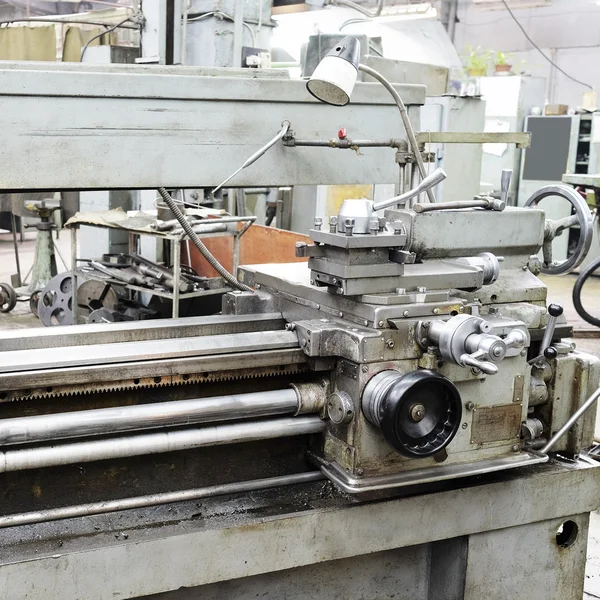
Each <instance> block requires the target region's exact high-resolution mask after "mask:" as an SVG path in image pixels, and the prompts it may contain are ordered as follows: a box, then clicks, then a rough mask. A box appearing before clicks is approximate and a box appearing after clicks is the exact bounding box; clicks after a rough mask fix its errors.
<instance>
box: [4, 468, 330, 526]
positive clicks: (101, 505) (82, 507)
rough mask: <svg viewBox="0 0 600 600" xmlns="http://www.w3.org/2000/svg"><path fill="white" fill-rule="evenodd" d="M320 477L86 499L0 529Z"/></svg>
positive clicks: (20, 517)
mask: <svg viewBox="0 0 600 600" xmlns="http://www.w3.org/2000/svg"><path fill="white" fill-rule="evenodd" d="M322 479H325V476H324V475H323V473H321V471H309V472H308V473H294V474H293V475H282V476H280V477H267V478H265V479H253V480H250V481H240V482H236V483H224V484H221V485H211V486H207V487H202V488H196V489H193V490H181V491H177V492H164V493H161V494H148V495H146V496H136V497H134V498H122V499H120V500H108V501H106V502H90V503H89V504H79V505H76V506H64V507H61V508H50V509H46V510H39V511H35V512H28V513H21V514H16V515H7V516H3V517H0V528H4V527H16V526H18V525H31V524H32V523H46V522H48V521H59V520H61V519H73V518H75V517H89V516H91V515H102V514H106V513H110V512H117V511H121V510H131V509H134V508H146V507H149V506H158V505H161V504H170V503H172V502H185V501H189V500H199V499H201V498H213V497H215V496H225V495H228V494H239V493H242V492H254V491H257V490H265V489H269V488H274V487H281V486H284V485H298V484H302V483H311V482H313V481H321V480H322Z"/></svg>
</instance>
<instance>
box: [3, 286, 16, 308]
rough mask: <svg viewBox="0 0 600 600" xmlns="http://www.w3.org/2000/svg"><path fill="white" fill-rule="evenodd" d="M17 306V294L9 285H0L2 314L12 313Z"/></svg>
mask: <svg viewBox="0 0 600 600" xmlns="http://www.w3.org/2000/svg"><path fill="white" fill-rule="evenodd" d="M16 305H17V292H15V290H14V289H13V288H12V287H11V286H10V285H8V283H0V312H3V313H7V312H10V311H11V310H12V309H13V308H14V307H15V306H16Z"/></svg>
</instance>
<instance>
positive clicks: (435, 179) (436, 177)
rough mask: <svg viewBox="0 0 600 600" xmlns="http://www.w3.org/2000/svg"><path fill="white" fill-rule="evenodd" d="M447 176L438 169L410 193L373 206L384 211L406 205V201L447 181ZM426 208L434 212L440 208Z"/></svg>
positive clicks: (427, 205)
mask: <svg viewBox="0 0 600 600" xmlns="http://www.w3.org/2000/svg"><path fill="white" fill-rule="evenodd" d="M446 177H447V175H446V173H445V171H444V169H440V168H438V169H436V170H435V171H434V172H433V173H431V174H430V175H427V177H425V178H424V179H423V180H422V181H421V182H420V183H419V185H417V186H416V187H415V188H414V189H412V190H409V191H408V192H404V194H400V195H399V196H394V197H393V198H388V199H387V200H381V201H379V202H376V203H375V204H373V210H382V209H384V208H389V207H390V206H395V205H396V204H404V203H405V202H406V201H408V200H410V199H411V198H414V197H415V196H418V195H419V194H420V193H421V192H425V191H427V190H429V189H431V188H432V187H434V186H436V185H438V184H439V183H441V182H442V181H444V179H446ZM423 206H424V207H426V208H427V207H431V208H430V209H431V210H433V208H434V207H436V206H439V204H424V205H423Z"/></svg>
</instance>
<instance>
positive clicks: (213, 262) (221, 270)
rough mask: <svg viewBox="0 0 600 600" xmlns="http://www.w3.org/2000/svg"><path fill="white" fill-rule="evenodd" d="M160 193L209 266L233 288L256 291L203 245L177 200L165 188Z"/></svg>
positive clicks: (159, 189)
mask: <svg viewBox="0 0 600 600" xmlns="http://www.w3.org/2000/svg"><path fill="white" fill-rule="evenodd" d="M158 193H159V194H160V195H161V197H162V199H163V200H164V201H165V204H166V205H167V206H168V207H169V209H170V210H171V212H172V213H173V215H174V216H175V218H176V219H177V220H178V221H179V224H180V225H181V226H182V227H183V230H184V231H185V233H186V234H187V236H188V237H189V238H190V240H192V242H193V243H194V246H196V248H197V249H198V252H200V254H202V256H204V258H205V259H206V261H207V262H208V264H209V265H210V266H211V267H212V268H213V269H214V270H215V271H216V272H217V273H218V274H219V275H220V276H221V277H222V278H223V279H224V280H225V281H226V282H227V283H228V284H229V285H230V286H231V287H233V288H235V289H236V290H242V291H243V292H252V291H254V290H253V289H252V288H251V287H248V286H247V285H246V284H245V283H242V282H241V281H238V280H237V279H236V278H235V277H234V276H233V275H232V274H231V273H230V272H229V271H228V270H227V269H226V268H225V267H224V266H223V265H222V264H221V263H220V262H219V261H218V260H217V259H216V258H215V257H214V256H213V255H212V254H211V253H210V250H209V249H208V248H207V247H206V246H205V245H204V244H203V243H202V241H201V240H200V238H199V237H198V236H197V235H196V233H195V232H194V230H193V229H192V226H191V225H190V223H189V222H188V220H187V219H186V218H185V215H184V214H183V213H182V212H181V211H180V210H179V207H178V206H177V204H175V200H173V198H171V195H170V194H169V192H167V190H166V189H165V188H158Z"/></svg>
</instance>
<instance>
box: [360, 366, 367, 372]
mask: <svg viewBox="0 0 600 600" xmlns="http://www.w3.org/2000/svg"><path fill="white" fill-rule="evenodd" d="M368 370H369V367H367V365H363V366H362V368H361V371H362V372H363V373H366V372H367V371H368Z"/></svg>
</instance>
